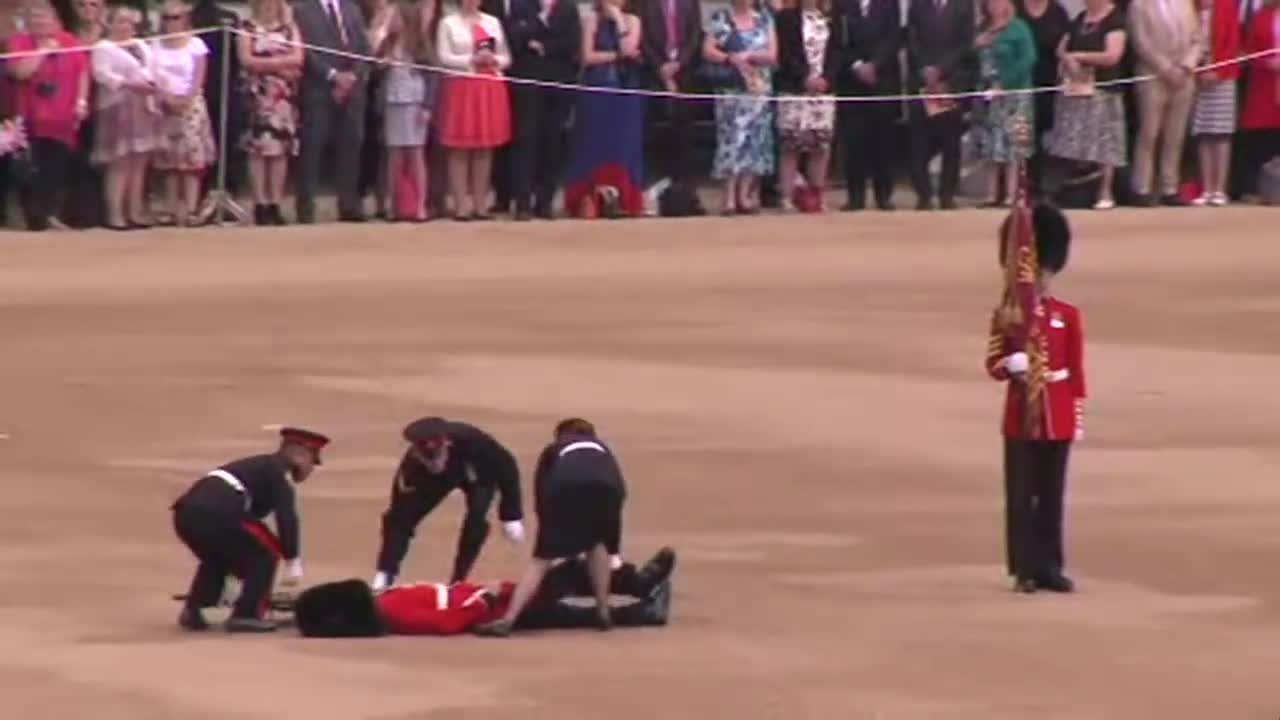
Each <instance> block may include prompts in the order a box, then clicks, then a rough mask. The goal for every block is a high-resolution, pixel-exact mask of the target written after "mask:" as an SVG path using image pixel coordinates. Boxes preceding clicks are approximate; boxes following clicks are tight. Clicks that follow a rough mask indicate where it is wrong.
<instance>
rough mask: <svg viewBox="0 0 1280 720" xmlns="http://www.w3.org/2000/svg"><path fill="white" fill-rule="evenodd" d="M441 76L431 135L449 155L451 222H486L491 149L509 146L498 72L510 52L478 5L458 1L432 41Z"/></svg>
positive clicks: (507, 108) (476, 0) (506, 103)
mask: <svg viewBox="0 0 1280 720" xmlns="http://www.w3.org/2000/svg"><path fill="white" fill-rule="evenodd" d="M436 51H437V53H438V54H439V58H440V65H441V66H443V67H444V68H445V70H446V71H447V72H450V74H447V75H446V76H445V79H444V85H443V88H442V90H441V92H442V93H443V97H442V102H443V104H444V108H443V111H442V112H441V113H440V118H439V125H438V127H437V133H438V134H439V139H440V144H442V145H444V146H445V148H447V149H448V153H449V192H450V194H451V195H453V217H454V219H455V220H473V219H474V220H488V219H490V218H491V216H490V215H489V214H488V212H487V211H486V208H488V207H489V204H488V202H489V175H490V169H491V167H492V164H493V150H494V148H496V147H499V146H502V145H506V144H507V143H508V142H510V141H511V101H510V99H509V97H508V95H507V82H506V80H503V79H502V72H503V71H504V70H506V69H507V68H508V67H510V66H511V51H510V50H509V49H508V47H507V39H506V37H505V36H504V35H503V32H502V24H501V23H500V22H498V18H496V17H494V16H492V15H488V14H485V13H482V12H480V0H461V5H460V7H459V9H458V12H457V13H454V14H452V15H449V16H448V17H446V18H444V20H442V21H441V22H440V28H439V30H438V32H437V36H436Z"/></svg>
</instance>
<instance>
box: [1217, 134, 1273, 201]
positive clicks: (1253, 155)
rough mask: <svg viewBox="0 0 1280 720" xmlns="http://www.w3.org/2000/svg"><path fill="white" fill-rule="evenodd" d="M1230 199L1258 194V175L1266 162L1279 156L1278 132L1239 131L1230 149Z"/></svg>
mask: <svg viewBox="0 0 1280 720" xmlns="http://www.w3.org/2000/svg"><path fill="white" fill-rule="evenodd" d="M1231 154H1232V158H1231V178H1230V182H1229V183H1228V184H1229V185H1230V187H1229V190H1230V193H1231V197H1233V198H1235V199H1237V200H1238V199H1240V198H1242V197H1244V196H1245V195H1249V194H1253V193H1256V192H1258V174H1259V173H1260V172H1262V166H1263V165H1265V164H1266V162H1267V161H1268V160H1270V159H1271V158H1273V157H1276V156H1278V155H1280V130H1277V129H1271V130H1241V131H1239V132H1237V133H1236V135H1235V142H1234V143H1233V144H1232V147H1231Z"/></svg>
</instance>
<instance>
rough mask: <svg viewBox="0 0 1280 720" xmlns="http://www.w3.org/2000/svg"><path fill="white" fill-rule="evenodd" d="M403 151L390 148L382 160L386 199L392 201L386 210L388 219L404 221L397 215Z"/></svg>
mask: <svg viewBox="0 0 1280 720" xmlns="http://www.w3.org/2000/svg"><path fill="white" fill-rule="evenodd" d="M402 151H403V149H402V148H398V147H389V148H387V152H386V155H384V156H383V160H382V185H383V188H384V190H383V192H384V196H385V197H386V199H387V200H390V201H391V202H390V203H389V207H387V208H386V210H387V211H388V212H387V217H389V218H392V219H395V220H403V219H404V218H402V217H400V216H399V215H398V214H397V213H396V185H397V183H396V176H397V175H398V174H399V172H400V153H401V152H402ZM384 202H385V201H384Z"/></svg>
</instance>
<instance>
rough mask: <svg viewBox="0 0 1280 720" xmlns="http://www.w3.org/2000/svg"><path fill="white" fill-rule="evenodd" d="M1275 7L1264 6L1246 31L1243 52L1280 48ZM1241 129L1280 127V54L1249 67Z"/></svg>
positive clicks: (1256, 61) (1262, 58) (1264, 57)
mask: <svg viewBox="0 0 1280 720" xmlns="http://www.w3.org/2000/svg"><path fill="white" fill-rule="evenodd" d="M1277 12H1280V11H1278V10H1276V7H1275V6H1274V5H1271V6H1266V7H1263V8H1262V9H1261V10H1259V11H1258V12H1257V13H1256V14H1255V15H1254V16H1253V21H1252V22H1250V23H1249V27H1248V28H1247V29H1246V31H1245V32H1246V33H1247V37H1246V39H1245V45H1244V51H1245V52H1246V53H1250V54H1252V53H1256V52H1262V51H1264V50H1270V49H1272V48H1274V47H1278V46H1280V32H1278V31H1277V29H1276V13H1277ZM1240 127H1241V128H1243V129H1245V130H1266V129H1269V128H1280V55H1265V56H1263V57H1260V58H1256V59H1255V60H1253V62H1252V63H1251V64H1250V67H1249V82H1248V84H1247V85H1246V86H1245V88H1244V109H1243V110H1242V111H1241V114H1240Z"/></svg>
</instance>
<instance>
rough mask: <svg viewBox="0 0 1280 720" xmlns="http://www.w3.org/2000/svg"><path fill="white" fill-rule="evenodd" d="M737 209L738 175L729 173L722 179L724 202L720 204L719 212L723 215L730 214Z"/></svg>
mask: <svg viewBox="0 0 1280 720" xmlns="http://www.w3.org/2000/svg"><path fill="white" fill-rule="evenodd" d="M737 209H738V176H737V175H730V176H729V177H728V178H726V179H725V181H724V202H723V204H722V205H721V212H722V213H723V214H725V215H731V214H733V212H734V211H735V210H737Z"/></svg>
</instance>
